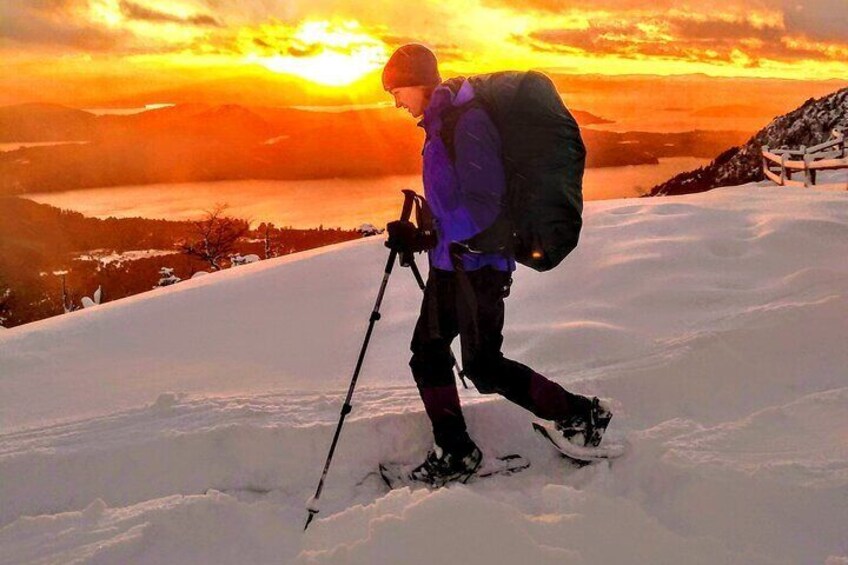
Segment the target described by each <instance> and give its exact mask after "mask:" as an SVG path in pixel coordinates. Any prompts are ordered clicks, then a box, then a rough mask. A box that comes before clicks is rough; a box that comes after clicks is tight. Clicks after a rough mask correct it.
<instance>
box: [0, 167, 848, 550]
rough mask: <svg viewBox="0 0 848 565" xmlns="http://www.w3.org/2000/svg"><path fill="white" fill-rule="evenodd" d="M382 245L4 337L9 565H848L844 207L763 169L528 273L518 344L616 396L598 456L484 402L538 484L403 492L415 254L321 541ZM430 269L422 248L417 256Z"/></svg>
mask: <svg viewBox="0 0 848 565" xmlns="http://www.w3.org/2000/svg"><path fill="white" fill-rule="evenodd" d="M386 254H387V251H386V249H385V248H384V247H383V246H382V239H379V238H368V239H363V240H361V241H355V242H348V243H344V244H340V245H336V246H332V247H327V248H322V249H319V250H315V251H313V252H309V253H303V254H298V255H293V256H288V257H286V258H281V259H276V260H271V261H264V262H260V263H256V264H251V265H246V266H242V267H238V268H236V269H232V270H228V271H225V272H221V273H217V274H215V275H213V276H207V277H203V278H200V279H195V280H190V281H184V282H181V283H180V284H177V285H174V286H171V287H166V288H162V289H157V290H155V291H152V292H149V293H145V294H142V295H137V296H135V297H132V298H129V299H126V300H121V301H116V302H112V303H108V304H104V305H101V306H98V307H95V308H90V309H86V310H84V311H79V312H74V313H72V314H69V315H65V316H61V317H57V318H52V319H48V320H43V321H40V322H36V323H33V324H29V325H25V326H20V327H17V328H14V329H11V330H7V331H5V332H3V333H2V335H0V563H76V562H78V563H271V562H273V563H280V562H284V563H331V562H332V563H428V564H431V563H434V562H443V563H460V562H461V563H466V564H473V563H515V562H516V561H517V560H522V561H523V562H527V563H558V564H561V563H605V564H606V563H652V564H654V563H687V564H689V563H705V564H707V563H709V564H713V563H739V564H742V563H745V564H749V563H780V564H783V563H787V564H788V563H828V564H829V565H835V564H844V563H848V533H846V532H848V528H846V524H848V347H846V346H845V344H846V337H848V331H846V330H848V261H846V256H848V199H846V194H845V193H834V192H820V191H810V190H803V189H792V188H779V187H774V186H770V185H769V184H768V183H762V185H757V184H749V185H744V186H740V187H728V188H722V189H718V190H714V191H710V192H706V193H700V194H694V195H687V196H680V197H669V198H662V199H647V200H611V201H599V202H589V203H587V205H586V210H585V228H584V233H583V238H582V241H581V244H580V246H579V247H578V249H577V251H575V252H574V253H573V254H572V255H571V256H570V257H569V258H568V259H567V260H566V262H565V263H564V265H563V266H562V267H560V268H558V269H556V270H554V271H552V272H550V273H545V274H538V273H534V272H531V271H529V270H527V269H523V268H522V269H521V270H519V272H518V273H517V274H516V277H515V278H516V282H515V284H514V285H513V291H512V295H511V296H510V298H508V299H507V327H506V330H505V346H504V349H505V353H506V354H507V355H508V356H512V357H515V358H517V359H519V360H522V361H524V362H527V363H528V364H530V365H532V366H533V367H534V368H536V369H537V370H539V371H541V372H543V373H545V374H547V375H548V376H550V377H552V378H555V379H556V380H558V381H559V382H561V383H562V384H564V385H565V386H566V387H567V388H569V389H571V390H574V391H577V392H582V393H586V394H597V395H602V396H605V397H610V398H612V399H613V406H614V410H615V412H616V416H615V418H614V419H613V424H612V427H611V430H610V434H611V435H612V436H613V437H614V439H615V438H618V439H622V440H624V441H627V442H628V444H629V451H628V453H627V455H625V457H623V458H622V459H619V460H617V461H615V462H614V463H612V464H611V465H610V464H606V463H604V464H599V465H595V466H591V467H587V468H584V469H580V470H576V469H572V468H570V467H568V466H567V465H564V464H563V462H562V461H561V460H560V459H559V458H558V457H556V456H555V455H554V454H553V453H552V452H551V450H550V449H549V447H548V446H547V445H545V444H544V443H543V442H542V441H540V440H539V439H538V438H536V437H535V436H534V435H533V432H532V429H531V428H530V426H529V423H528V422H529V415H528V414H527V413H525V412H523V411H522V410H521V409H520V408H517V407H514V406H512V405H509V404H508V403H506V402H503V401H501V400H500V399H497V398H494V397H491V396H486V397H483V396H480V395H478V394H476V392H474V391H473V390H470V391H462V393H461V394H462V396H463V402H464V405H465V406H466V415H467V419H468V422H469V427H470V431H471V434H472V436H473V437H474V438H475V439H476V440H477V441H478V443H479V444H481V446H482V447H483V449H484V452H486V453H487V454H488V455H492V454H496V453H506V452H513V451H517V452H520V453H522V454H523V455H525V456H526V457H528V458H529V459H531V461H532V462H533V465H532V467H531V468H530V469H528V470H527V471H524V472H523V473H521V474H519V475H515V476H511V477H498V478H494V479H489V480H486V481H481V482H478V483H475V484H473V485H457V486H453V487H450V488H447V489H443V490H441V491H436V492H429V491H426V490H415V491H410V490H406V489H404V490H399V491H395V492H392V493H386V492H385V489H384V488H383V487H382V486H381V483H380V481H379V480H378V478H377V477H376V475H375V474H374V473H373V470H374V467H375V464H376V462H377V461H379V460H388V459H396V460H410V461H412V460H415V459H418V458H422V457H423V456H424V454H425V452H426V449H427V447H428V444H429V442H430V436H429V431H428V427H427V422H426V417H425V416H424V415H423V412H422V409H421V406H420V402H419V401H418V398H417V393H416V391H415V389H414V387H413V386H412V381H411V376H410V374H409V368H408V366H407V364H406V363H407V361H408V356H409V354H408V342H409V338H410V335H411V331H412V325H413V324H414V321H415V317H416V314H417V309H418V304H419V301H420V290H419V289H418V287H417V285H415V283H414V281H413V280H412V277H411V275H410V273H408V272H407V271H405V270H403V269H399V268H396V270H395V272H394V274H393V275H392V278H391V280H390V282H389V288H388V291H387V294H386V297H385V300H384V302H383V308H382V313H383V317H382V319H381V320H380V321H379V322H378V323H377V325H376V329H375V334H374V336H373V339H372V344H371V348H370V349H369V352H368V356H367V358H366V361H365V365H364V368H363V373H362V376H361V378H360V388H359V389H358V390H357V393H356V395H355V397H354V411H353V413H352V414H351V415H350V416H349V417H348V420H347V424H346V425H345V429H344V432H343V434H342V438H341V443H340V446H339V450H338V451H337V453H336V456H335V459H334V462H333V467H332V469H331V471H330V475H329V477H328V481H327V487H326V489H325V491H324V494H323V496H322V500H321V505H320V506H321V513H320V514H319V518H318V519H317V520H316V522H315V523H314V524H313V525H312V526H311V527H310V530H309V531H308V532H307V533H306V534H303V533H302V527H303V520H304V518H305V510H304V504H305V501H306V500H307V499H308V498H309V497H310V496H311V495H312V493H313V492H314V488H315V485H316V482H317V479H318V476H319V474H320V471H321V466H322V465H323V462H324V458H325V456H326V450H327V448H328V447H329V442H330V439H331V437H332V432H333V429H334V426H335V423H336V421H337V418H338V411H339V409H340V407H341V403H342V400H343V398H344V393H345V392H346V388H347V384H348V382H349V380H350V376H351V372H352V369H353V365H354V363H355V360H356V355H357V353H358V350H359V346H360V344H361V341H362V339H363V337H364V332H365V328H366V326H367V322H368V316H369V314H370V312H371V308H372V307H373V304H374V299H375V298H376V292H377V289H378V287H379V283H380V279H381V276H382V269H383V266H384V264H385V258H386ZM420 262H422V263H423V261H420Z"/></svg>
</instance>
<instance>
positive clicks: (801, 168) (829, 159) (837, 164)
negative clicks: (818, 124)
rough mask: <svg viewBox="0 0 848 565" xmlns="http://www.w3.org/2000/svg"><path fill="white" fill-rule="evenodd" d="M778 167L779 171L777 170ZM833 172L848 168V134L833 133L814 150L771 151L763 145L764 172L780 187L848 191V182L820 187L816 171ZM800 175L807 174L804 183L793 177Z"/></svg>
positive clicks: (803, 148) (826, 184) (821, 185)
mask: <svg viewBox="0 0 848 565" xmlns="http://www.w3.org/2000/svg"><path fill="white" fill-rule="evenodd" d="M775 165H777V166H778V168H774V166H775ZM833 169H848V156H846V154H845V134H844V133H843V132H841V131H839V130H836V129H835V130H833V131H832V132H831V138H830V139H829V140H828V141H825V142H824V143H820V144H819V145H814V146H812V147H804V146H803V145H802V146H801V148H800V149H769V148H768V145H763V173H764V174H765V175H766V177H768V178H769V179H771V180H773V181H774V182H776V183H777V184H779V185H782V186H798V187H812V186H815V187H816V188H821V189H827V190H834V189H835V190H839V189H842V190H848V179H846V180H845V181H842V182H835V183H834V182H831V183H825V184H816V172H818V171H823V170H833ZM796 172H802V173H803V174H804V180H803V181H801V180H794V179H793V178H792V174H793V173H796Z"/></svg>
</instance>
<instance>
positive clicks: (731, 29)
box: [513, 15, 848, 67]
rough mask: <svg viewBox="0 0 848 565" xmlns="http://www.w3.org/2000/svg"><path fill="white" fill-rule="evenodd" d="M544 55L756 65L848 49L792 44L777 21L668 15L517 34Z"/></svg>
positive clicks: (835, 56)
mask: <svg viewBox="0 0 848 565" xmlns="http://www.w3.org/2000/svg"><path fill="white" fill-rule="evenodd" d="M513 40H514V41H515V42H517V43H520V44H524V45H527V46H528V47H530V48H531V49H533V50H535V51H539V52H551V53H576V54H594V55H616V56H619V57H624V58H646V57H657V58H662V59H673V60H680V61H690V62H709V63H733V64H737V65H743V66H749V67H755V66H759V65H760V64H761V60H762V59H765V58H767V59H772V60H780V61H797V60H803V59H813V60H834V61H839V60H843V59H844V58H845V56H846V55H848V45H846V46H843V47H845V48H844V49H843V48H834V46H830V45H826V44H817V43H810V42H797V41H792V40H791V37H789V34H788V33H787V30H785V29H783V27H782V26H781V25H779V24H776V23H770V24H766V23H762V22H760V21H757V20H754V21H751V20H746V19H734V20H731V19H706V18H703V17H701V16H689V17H687V16H679V15H677V16H669V15H665V16H663V17H655V18H640V19H635V20H632V21H626V20H623V19H618V18H615V19H609V20H595V21H590V22H589V26H588V28H585V29H558V28H553V29H539V30H536V31H533V32H531V33H530V34H528V35H527V36H517V35H516V36H513Z"/></svg>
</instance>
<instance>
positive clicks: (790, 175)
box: [780, 153, 792, 186]
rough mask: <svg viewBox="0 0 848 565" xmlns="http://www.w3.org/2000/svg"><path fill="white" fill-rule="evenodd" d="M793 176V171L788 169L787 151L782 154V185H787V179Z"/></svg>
mask: <svg viewBox="0 0 848 565" xmlns="http://www.w3.org/2000/svg"><path fill="white" fill-rule="evenodd" d="M787 177H788V178H790V179H791V178H792V173H790V172H789V171H787V170H786V153H781V154H780V186H786V179H787Z"/></svg>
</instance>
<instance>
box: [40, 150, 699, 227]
mask: <svg viewBox="0 0 848 565" xmlns="http://www.w3.org/2000/svg"><path fill="white" fill-rule="evenodd" d="M709 162H710V161H709V159H699V158H694V157H671V158H665V159H660V163H659V164H658V165H634V166H628V167H604V168H591V169H587V170H586V173H585V175H584V182H583V193H584V199H585V200H605V199H610V198H630V197H635V196H638V195H639V192H640V190H648V189H650V188H651V187H653V186H654V185H656V184H659V183H661V182H663V181H665V180H667V179H669V178H671V177H672V176H674V175H676V174H677V173H680V172H683V171H689V170H692V169H696V168H698V167H701V166H703V165H706V164H707V163H709ZM403 188H411V189H413V190H415V191H417V192H419V193H420V192H422V187H421V177H420V176H419V175H400V176H388V177H377V178H370V179H321V180H306V181H289V180H234V181H219V182H193V183H179V184H155V185H139V186H121V187H109V188H95V189H85V190H71V191H68V192H52V193H33V194H27V195H25V197H26V198H29V199H31V200H34V201H35V202H40V203H44V204H50V205H51V206H56V207H59V208H64V209H69V210H75V211H77V212H81V213H82V214H84V215H86V216H91V217H96V218H107V217H109V216H114V217H116V218H129V217H137V216H140V217H144V218H156V219H159V218H161V219H168V220H186V219H196V218H198V217H200V216H202V215H203V213H204V212H205V211H206V210H209V209H211V208H213V207H214V206H215V205H216V204H218V203H226V204H228V205H229V207H228V209H227V213H228V214H230V215H233V216H237V217H240V218H246V219H250V220H253V222H254V224H253V225H254V226H256V225H258V224H259V222H262V221H271V222H273V223H274V224H276V225H277V226H292V227H296V228H308V227H317V226H318V225H319V224H323V225H324V227H343V228H352V227H356V226H358V225H360V224H363V223H371V224H374V225H376V226H383V225H385V223H386V222H387V221H390V220H392V219H395V218H396V217H397V215H398V214H399V212H400V205H401V202H402V197H401V194H400V190H401V189H403Z"/></svg>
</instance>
